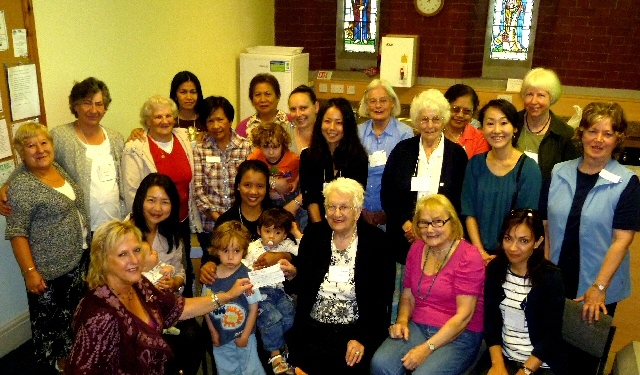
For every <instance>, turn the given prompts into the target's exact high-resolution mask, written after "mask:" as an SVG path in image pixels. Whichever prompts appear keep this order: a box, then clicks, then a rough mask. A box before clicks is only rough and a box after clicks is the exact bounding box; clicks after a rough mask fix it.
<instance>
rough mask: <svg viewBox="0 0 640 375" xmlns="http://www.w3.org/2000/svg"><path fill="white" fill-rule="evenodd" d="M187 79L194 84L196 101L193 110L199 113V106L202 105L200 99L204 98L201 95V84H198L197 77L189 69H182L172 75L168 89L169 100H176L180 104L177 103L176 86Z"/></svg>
mask: <svg viewBox="0 0 640 375" xmlns="http://www.w3.org/2000/svg"><path fill="white" fill-rule="evenodd" d="M189 81H191V82H193V84H194V85H195V86H196V92H197V93H198V99H197V101H196V105H195V107H194V111H195V112H196V113H199V110H200V107H201V106H202V101H203V100H204V96H202V86H200V80H199V79H198V77H196V75H195V74H193V73H191V72H190V71H188V70H184V71H182V72H178V73H176V75H175V76H173V79H172V80H171V90H170V91H169V97H170V98H171V100H173V101H174V102H176V105H180V104H178V88H179V87H180V85H181V84H183V83H185V82H189Z"/></svg>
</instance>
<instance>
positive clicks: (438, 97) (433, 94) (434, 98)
mask: <svg viewBox="0 0 640 375" xmlns="http://www.w3.org/2000/svg"><path fill="white" fill-rule="evenodd" d="M425 109H430V110H434V111H437V112H438V116H439V117H440V118H441V119H442V123H443V124H446V123H448V122H449V119H451V110H450V104H449V101H448V100H447V98H445V97H444V95H443V94H442V93H441V92H440V91H439V90H436V89H429V90H426V91H423V92H421V93H420V94H418V95H417V96H416V97H415V98H413V101H412V102H411V110H410V114H411V121H413V123H414V124H416V125H417V124H419V123H420V119H419V117H420V113H422V111H424V110H425Z"/></svg>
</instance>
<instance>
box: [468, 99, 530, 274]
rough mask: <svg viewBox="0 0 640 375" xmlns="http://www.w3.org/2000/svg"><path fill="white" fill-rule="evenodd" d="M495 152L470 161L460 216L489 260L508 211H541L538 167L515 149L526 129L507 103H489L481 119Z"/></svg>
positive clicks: (516, 112) (481, 113)
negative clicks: (501, 222)
mask: <svg viewBox="0 0 640 375" xmlns="http://www.w3.org/2000/svg"><path fill="white" fill-rule="evenodd" d="M478 119H479V120H480V122H481V123H482V128H481V130H482V133H483V134H484V137H485V138H486V139H487V141H488V142H489V145H491V151H489V152H485V153H483V154H479V155H476V156H474V157H472V158H471V160H469V165H468V168H467V170H466V173H465V177H464V185H463V187H462V214H463V215H465V216H466V219H465V221H466V225H467V233H468V234H469V239H470V240H471V243H473V244H474V245H475V246H476V247H477V248H478V249H480V253H482V256H483V258H484V259H485V262H488V261H489V260H491V259H492V258H493V257H495V254H496V249H497V247H498V234H499V232H500V221H499V220H496V218H501V217H504V215H506V214H507V212H509V211H510V210H512V209H514V208H519V207H538V198H539V197H540V187H541V185H542V181H541V177H540V168H538V166H537V165H536V162H535V161H534V160H533V159H531V158H530V157H528V156H526V155H524V154H523V153H522V152H521V151H518V150H517V149H516V148H515V142H516V141H515V140H516V134H517V133H518V132H519V131H520V130H521V129H522V123H521V122H519V121H518V111H517V110H516V108H515V107H514V106H513V104H511V103H509V102H508V101H506V100H504V99H497V100H491V101H489V103H487V104H486V105H485V106H484V107H482V109H481V110H480V113H479V115H478Z"/></svg>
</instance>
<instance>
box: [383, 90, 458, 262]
mask: <svg viewBox="0 0 640 375" xmlns="http://www.w3.org/2000/svg"><path fill="white" fill-rule="evenodd" d="M450 117H451V113H450V112H449V102H448V101H447V99H445V97H444V96H443V95H442V93H440V91H438V90H435V89H431V90H427V91H424V92H422V93H421V94H420V95H418V96H416V97H415V98H414V99H413V101H412V102H411V120H412V121H413V123H414V124H416V126H417V127H418V130H419V131H420V134H419V135H417V136H415V137H412V138H409V139H406V140H404V141H401V142H399V143H398V144H397V145H396V147H395V148H394V149H393V151H391V154H390V155H389V160H388V161H387V165H386V167H385V168H384V173H383V174H382V188H381V191H380V198H381V201H382V208H383V209H384V212H385V213H386V215H387V235H388V236H389V241H390V243H391V245H392V246H393V248H394V249H397V250H396V251H395V254H394V256H395V260H396V262H398V263H400V264H404V263H405V260H406V258H407V252H408V251H409V246H410V244H411V243H412V242H413V240H414V238H415V237H414V233H413V230H412V224H411V219H412V218H413V213H414V208H415V206H416V201H417V199H418V198H419V197H423V196H428V195H432V194H436V193H438V194H443V195H444V196H446V197H447V198H448V199H449V200H450V201H451V202H452V204H453V207H454V208H455V210H456V212H459V211H460V194H461V191H462V181H463V179H464V171H465V169H466V167H467V161H468V158H467V154H466V153H465V152H464V150H463V149H462V147H460V145H457V144H455V143H453V142H451V141H450V140H448V139H447V138H445V137H444V136H443V134H442V128H443V127H444V124H446V123H448V122H449V118H450Z"/></svg>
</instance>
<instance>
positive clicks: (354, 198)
mask: <svg viewBox="0 0 640 375" xmlns="http://www.w3.org/2000/svg"><path fill="white" fill-rule="evenodd" d="M331 193H341V194H348V195H349V196H351V204H352V205H353V206H354V207H356V208H362V204H363V203H364V188H363V187H362V185H360V183H359V182H358V181H356V180H352V179H350V178H346V177H338V178H336V179H335V180H333V181H331V182H329V183H328V184H327V185H326V186H325V187H324V189H322V195H324V197H325V199H326V198H327V197H328V196H329V195H330V194H331Z"/></svg>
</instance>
